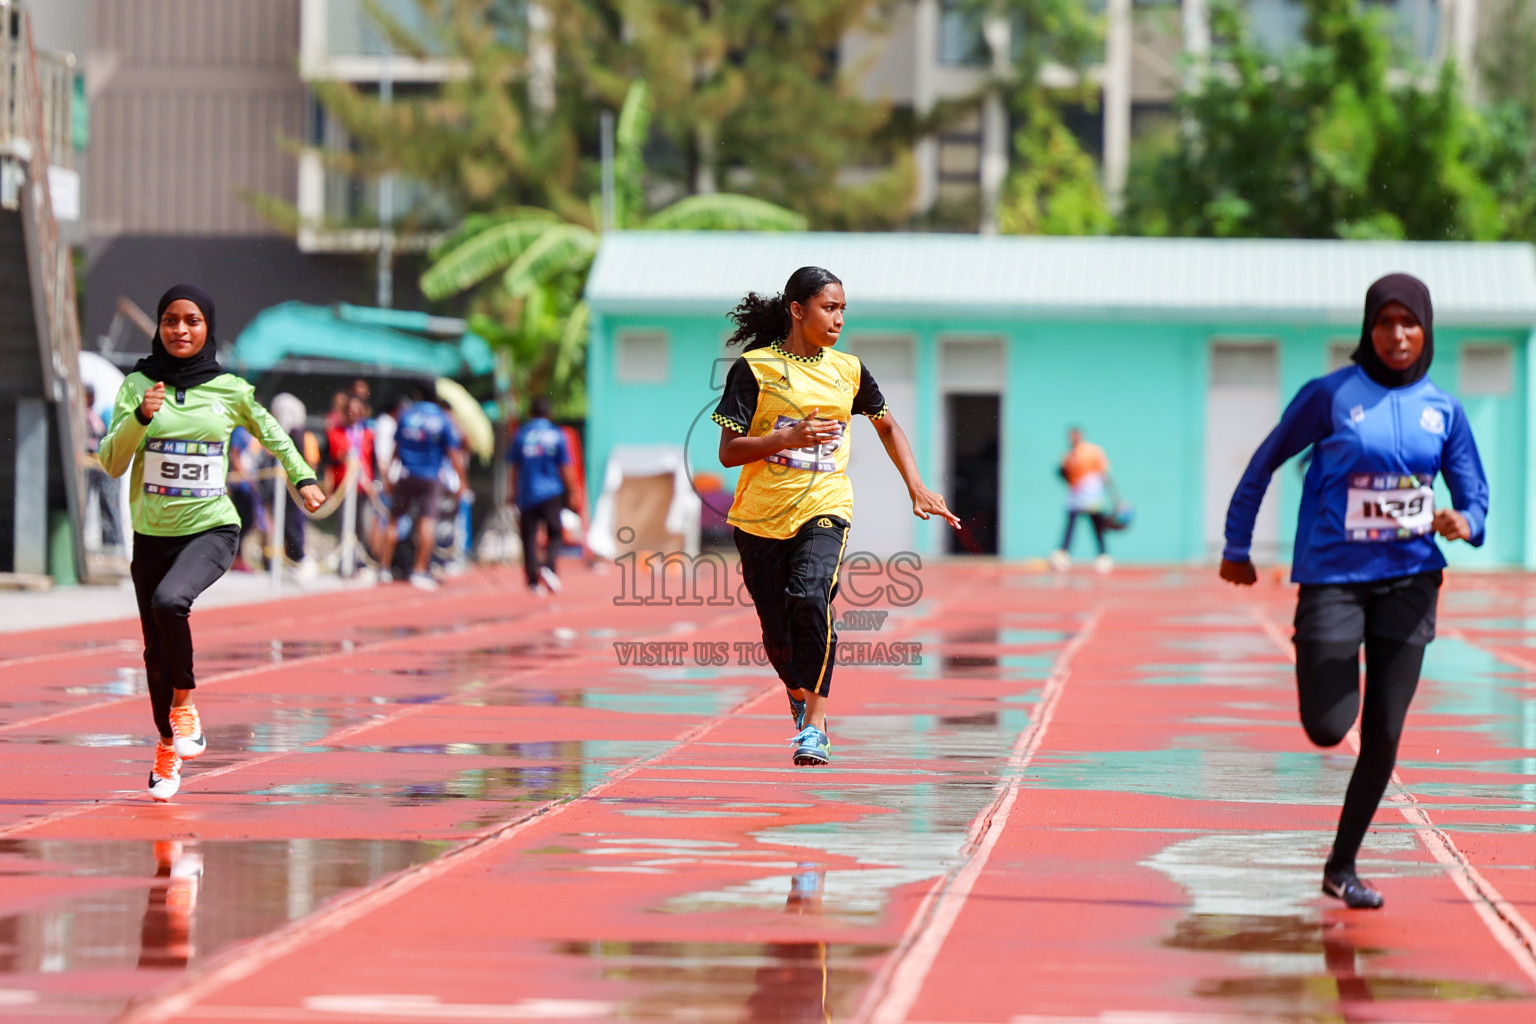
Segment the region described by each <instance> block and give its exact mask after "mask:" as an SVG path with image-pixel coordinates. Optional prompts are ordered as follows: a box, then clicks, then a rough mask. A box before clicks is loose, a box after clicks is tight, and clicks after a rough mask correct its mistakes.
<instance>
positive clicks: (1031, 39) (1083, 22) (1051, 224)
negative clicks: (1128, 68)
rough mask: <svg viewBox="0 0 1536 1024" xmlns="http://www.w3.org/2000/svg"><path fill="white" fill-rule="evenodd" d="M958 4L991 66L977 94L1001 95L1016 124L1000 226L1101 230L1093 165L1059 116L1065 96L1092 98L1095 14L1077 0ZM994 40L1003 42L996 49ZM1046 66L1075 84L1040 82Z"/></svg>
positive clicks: (1104, 219)
mask: <svg viewBox="0 0 1536 1024" xmlns="http://www.w3.org/2000/svg"><path fill="white" fill-rule="evenodd" d="M960 9H961V11H962V12H963V13H964V15H965V16H967V17H968V18H969V19H970V20H971V23H972V25H973V27H974V29H975V32H976V35H977V36H978V44H979V45H978V54H977V56H978V58H981V59H987V60H988V62H989V63H990V66H991V69H992V74H991V75H990V77H989V81H988V82H987V83H986V85H985V86H983V88H982V95H985V94H986V93H989V92H995V93H996V94H998V95H1000V96H1001V97H1002V99H1003V101H1004V103H1005V104H1006V107H1007V110H1008V113H1009V117H1010V120H1011V121H1012V123H1013V124H1014V125H1015V126H1016V127H1015V130H1014V134H1013V159H1012V160H1011V161H1010V166H1009V171H1008V176H1007V178H1006V179H1005V180H1004V182H1003V187H1002V195H1001V197H1000V201H999V205H998V210H997V219H998V227H999V229H1000V230H1001V231H1003V232H1004V233H1005V234H1021V235H1082V234H1100V233H1103V232H1106V231H1108V230H1109V229H1110V228H1111V227H1113V225H1114V218H1113V217H1111V216H1110V213H1109V208H1108V206H1107V204H1106V202H1105V198H1104V192H1103V189H1102V187H1101V185H1100V183H1099V169H1098V167H1097V166H1096V165H1095V163H1094V160H1093V158H1092V157H1090V156H1089V155H1088V154H1087V153H1086V152H1084V151H1083V148H1082V145H1081V143H1079V141H1078V139H1077V137H1076V136H1074V135H1073V134H1072V132H1071V131H1070V130H1068V128H1067V126H1066V125H1065V124H1064V123H1063V122H1062V119H1061V110H1062V107H1063V106H1064V105H1065V104H1069V103H1070V104H1085V103H1086V104H1092V103H1094V102H1095V101H1096V100H1095V96H1096V93H1095V90H1094V86H1093V84H1092V83H1091V82H1089V81H1088V78H1087V75H1086V74H1085V72H1086V70H1087V68H1088V66H1089V65H1090V63H1091V62H1092V61H1094V60H1095V59H1096V58H1097V56H1098V54H1099V53H1100V50H1101V46H1102V31H1101V26H1100V19H1098V18H1097V17H1095V16H1093V15H1091V14H1090V13H1089V11H1088V7H1087V5H1085V4H1083V3H1081V0H966V2H965V3H964V4H962V5H961V8H960ZM1005 35H1006V43H1005V42H1004V36H1005ZM999 47H1006V48H1005V49H1003V50H1002V52H1001V53H999V52H998V48H999ZM1048 68H1054V69H1057V70H1058V71H1065V72H1067V73H1068V76H1070V77H1072V78H1075V79H1076V82H1075V84H1070V85H1058V86H1057V87H1055V88H1052V87H1049V86H1047V85H1046V84H1045V79H1046V77H1047V75H1046V72H1047V69H1048ZM979 99H980V96H978V97H976V98H974V99H973V100H972V102H975V100H979Z"/></svg>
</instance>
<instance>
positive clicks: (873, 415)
mask: <svg viewBox="0 0 1536 1024" xmlns="http://www.w3.org/2000/svg"><path fill="white" fill-rule="evenodd" d="M890 408H891V407H890V405H889V404H886V405H882V406H881V407H880V411H879V412H867V413H865V414H864V415H866V416H868V417H869V418H870V419H872V420H878V419H883V418H884V417H885V414H886V412H887V411H888V410H889V409H890Z"/></svg>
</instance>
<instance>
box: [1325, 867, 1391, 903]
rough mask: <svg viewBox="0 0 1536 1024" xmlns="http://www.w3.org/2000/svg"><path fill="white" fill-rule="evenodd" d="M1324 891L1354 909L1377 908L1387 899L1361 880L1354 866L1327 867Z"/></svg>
mask: <svg viewBox="0 0 1536 1024" xmlns="http://www.w3.org/2000/svg"><path fill="white" fill-rule="evenodd" d="M1323 892H1325V893H1327V894H1328V895H1329V896H1332V897H1334V898H1335V899H1341V900H1343V901H1344V905H1345V906H1346V907H1350V908H1352V909H1354V910H1376V909H1378V908H1380V907H1381V905H1382V904H1383V903H1385V902H1386V901H1385V900H1383V899H1382V898H1381V893H1379V892H1377V891H1376V890H1375V889H1372V888H1371V887H1370V886H1368V885H1366V884H1365V883H1364V882H1362V881H1360V876H1359V875H1357V874H1355V869H1354V868H1326V869H1324V871H1323Z"/></svg>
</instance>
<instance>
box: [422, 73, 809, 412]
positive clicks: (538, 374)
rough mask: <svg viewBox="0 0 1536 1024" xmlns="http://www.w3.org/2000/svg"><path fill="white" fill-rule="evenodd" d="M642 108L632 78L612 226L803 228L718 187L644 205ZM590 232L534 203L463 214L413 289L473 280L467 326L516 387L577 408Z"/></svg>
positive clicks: (467, 285)
mask: <svg viewBox="0 0 1536 1024" xmlns="http://www.w3.org/2000/svg"><path fill="white" fill-rule="evenodd" d="M650 116H651V115H650V104H649V92H648V90H647V89H646V87H645V85H644V84H643V83H640V82H636V83H633V84H632V85H631V86H630V88H629V92H628V95H627V96H626V98H625V100H624V106H623V109H622V111H621V112H620V114H619V120H618V126H617V130H616V132H615V147H614V148H615V154H614V155H615V160H614V165H615V167H614V184H615V189H614V192H615V196H614V198H615V203H614V224H615V227H618V228H644V229H648V230H652V231H709V230H737V231H803V230H805V227H806V222H805V218H804V217H802V216H801V215H800V214H798V213H795V212H794V211H792V210H786V209H784V208H782V207H778V206H774V205H773V204H772V203H768V202H765V201H763V200H761V199H756V198H753V197H751V196H739V195H730V194H726V193H715V194H712V195H696V196H687V197H685V198H683V199H680V200H678V201H677V202H675V203H672V204H671V205H669V206H667V207H665V208H664V209H661V210H658V211H656V212H655V213H647V211H646V209H645V206H644V181H645V161H644V157H643V147H644V145H645V141H646V139H647V138H648V137H649V135H650ZM599 239H600V235H599V232H598V231H596V230H594V229H593V228H590V227H588V226H587V225H586V224H585V223H583V222H576V221H572V220H568V219H565V218H562V217H560V216H559V215H558V214H555V213H553V212H551V211H549V210H543V209H539V208H537V207H514V208H512V209H509V210H505V211H502V212H499V213H495V214H489V215H480V216H475V217H471V218H469V219H467V220H466V221H465V223H464V225H463V227H462V228H461V229H460V230H459V231H457V232H455V233H454V234H453V236H452V237H450V238H448V239H447V240H446V241H444V242H443V243H442V244H441V245H439V246H438V247H437V248H436V250H435V251H434V252H433V257H432V265H431V267H430V268H429V269H428V270H427V272H426V273H425V274H423V275H422V278H421V289H422V292H423V294H425V295H426V296H427V298H429V299H433V300H440V299H445V298H447V297H449V296H452V295H457V294H460V293H462V292H466V291H469V290H471V289H476V288H478V289H479V290H478V292H477V294H476V307H477V316H476V317H474V318H473V320H472V326H473V327H474V328H475V330H476V331H477V332H478V333H480V334H481V335H482V336H484V337H486V338H487V339H488V340H490V341H492V342H493V343H495V344H499V345H500V346H502V347H504V348H506V349H507V350H508V351H509V352H510V353H511V355H512V363H513V375H514V376H513V379H514V386H515V388H516V390H517V391H518V392H519V393H522V394H547V395H549V396H550V398H551V401H552V402H553V403H554V404H555V406H556V411H557V412H559V413H560V414H561V415H563V416H580V415H583V414H584V412H585V406H586V398H585V395H586V389H585V382H584V368H585V361H586V342H587V321H588V313H587V307H586V303H585V302H583V301H582V297H581V296H582V291H583V289H584V288H585V285H586V278H587V272H588V270H590V268H591V265H592V258H593V257H594V256H595V255H596V254H597V246H598V242H599ZM498 274H499V275H500V276H499V279H498V280H496V281H494V282H493V281H492V278H495V277H497V275H498ZM482 286H484V287H482Z"/></svg>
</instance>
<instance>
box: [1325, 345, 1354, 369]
mask: <svg viewBox="0 0 1536 1024" xmlns="http://www.w3.org/2000/svg"><path fill="white" fill-rule="evenodd" d="M1358 344H1360V342H1359V341H1357V340H1355V339H1353V338H1350V339H1348V340H1339V341H1330V342H1329V343H1328V372H1329V373H1332V372H1333V371H1334V370H1342V369H1343V368H1344V367H1346V366H1348V365H1349V364H1350V363H1351V362H1352V360H1351V359H1350V358H1349V357H1350V356H1352V355H1354V354H1355V346H1356V345H1358Z"/></svg>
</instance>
